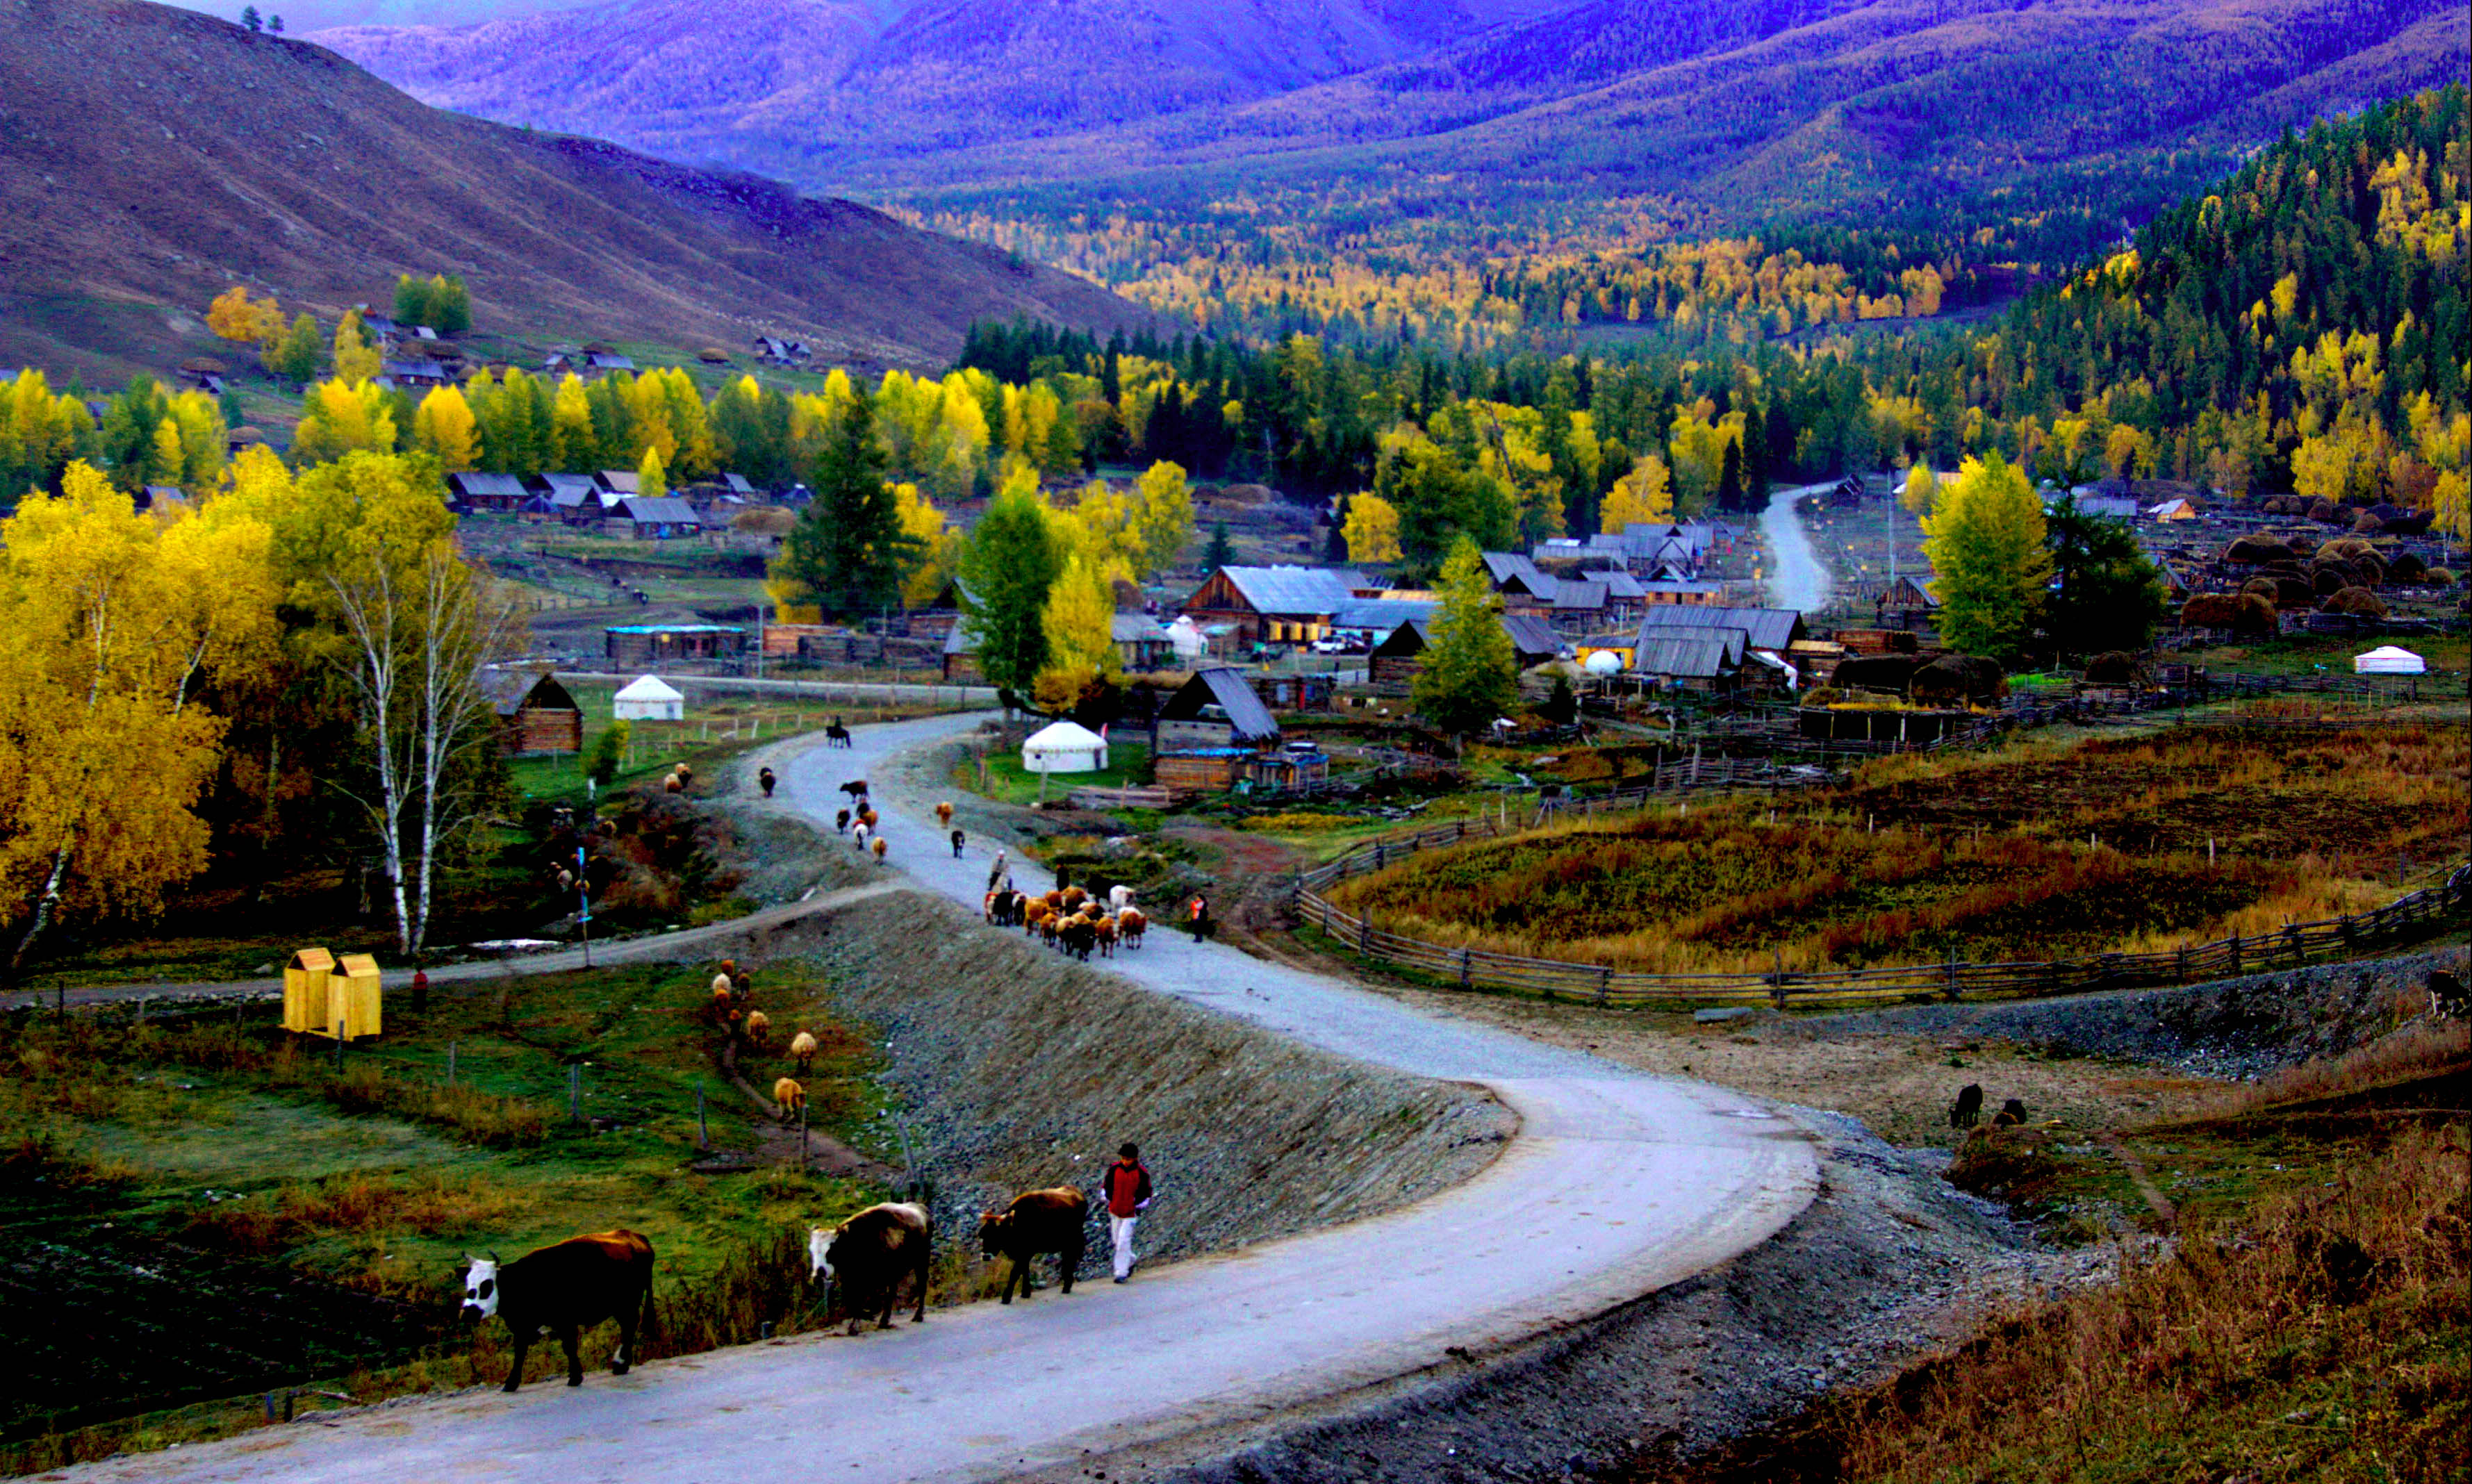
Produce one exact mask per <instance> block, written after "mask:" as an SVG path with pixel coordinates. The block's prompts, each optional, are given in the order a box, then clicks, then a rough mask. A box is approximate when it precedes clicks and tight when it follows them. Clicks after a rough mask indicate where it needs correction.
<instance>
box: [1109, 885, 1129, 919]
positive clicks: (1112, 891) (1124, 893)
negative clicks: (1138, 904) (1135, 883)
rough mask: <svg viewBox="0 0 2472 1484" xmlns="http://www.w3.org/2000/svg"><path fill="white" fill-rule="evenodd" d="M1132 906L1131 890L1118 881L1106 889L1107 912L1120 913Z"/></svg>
mask: <svg viewBox="0 0 2472 1484" xmlns="http://www.w3.org/2000/svg"><path fill="white" fill-rule="evenodd" d="M1132 904H1133V889H1132V888H1131V887H1129V886H1127V885H1126V884H1125V883H1124V882H1122V881H1119V882H1117V883H1116V884H1115V885H1113V886H1111V887H1109V888H1107V910H1108V911H1109V912H1122V911H1124V910H1125V909H1126V908H1127V907H1129V906H1131V905H1132Z"/></svg>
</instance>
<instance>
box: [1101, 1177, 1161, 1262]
mask: <svg viewBox="0 0 2472 1484" xmlns="http://www.w3.org/2000/svg"><path fill="white" fill-rule="evenodd" d="M1099 1185H1100V1190H1101V1193H1102V1194H1104V1195H1105V1196H1106V1198H1107V1238H1108V1240H1109V1241H1111V1242H1113V1243H1114V1244H1115V1248H1116V1281H1118V1282H1120V1283H1121V1282H1123V1281H1125V1280H1126V1279H1128V1278H1130V1277H1131V1276H1132V1273H1133V1223H1134V1222H1136V1221H1139V1220H1140V1219H1141V1215H1142V1212H1144V1211H1146V1210H1148V1209H1151V1172H1150V1171H1149V1170H1147V1169H1145V1168H1143V1167H1142V1152H1141V1150H1140V1149H1138V1148H1136V1147H1134V1146H1133V1145H1131V1144H1129V1143H1128V1144H1121V1145H1118V1146H1117V1149H1116V1162H1115V1163H1113V1164H1110V1165H1108V1166H1107V1173H1106V1174H1105V1175H1104V1176H1102V1177H1100V1181H1099Z"/></svg>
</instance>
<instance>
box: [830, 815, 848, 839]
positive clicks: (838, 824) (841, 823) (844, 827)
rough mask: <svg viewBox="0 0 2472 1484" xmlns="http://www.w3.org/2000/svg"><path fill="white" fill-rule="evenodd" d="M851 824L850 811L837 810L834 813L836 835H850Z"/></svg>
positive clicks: (834, 831)
mask: <svg viewBox="0 0 2472 1484" xmlns="http://www.w3.org/2000/svg"><path fill="white" fill-rule="evenodd" d="M849 822H850V812H849V810H847V809H835V810H834V811H833V833H834V834H837V835H845V834H848V833H849Z"/></svg>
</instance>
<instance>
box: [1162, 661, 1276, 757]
mask: <svg viewBox="0 0 2472 1484" xmlns="http://www.w3.org/2000/svg"><path fill="white" fill-rule="evenodd" d="M1151 731H1152V751H1153V753H1154V754H1169V753H1179V752H1190V751H1194V750H1196V749H1209V748H1230V747H1232V748H1242V749H1245V750H1246V751H1248V752H1249V751H1253V750H1257V749H1261V748H1270V747H1276V746H1277V745H1278V743H1279V723H1278V719H1277V718H1275V717H1273V716H1272V714H1271V708H1270V707H1268V706H1264V705H1263V704H1262V698H1261V697H1260V696H1257V695H1255V694H1254V693H1253V687H1252V686H1251V685H1249V684H1248V683H1247V682H1246V679H1245V676H1244V674H1243V673H1242V672H1240V671H1238V670H1236V669H1234V668H1232V667H1230V666H1228V665H1206V666H1204V667H1202V668H1201V669H1200V670H1197V671H1195V672H1194V675H1193V679H1191V680H1189V681H1187V682H1184V683H1183V684H1182V685H1179V686H1177V690H1176V693H1175V694H1174V695H1172V696H1170V697H1168V698H1167V700H1166V701H1164V702H1162V703H1161V704H1160V706H1159V708H1158V715H1157V716H1156V717H1155V718H1154V719H1153V721H1152V723H1151Z"/></svg>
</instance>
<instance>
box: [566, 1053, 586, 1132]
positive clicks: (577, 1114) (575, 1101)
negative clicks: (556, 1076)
mask: <svg viewBox="0 0 2472 1484" xmlns="http://www.w3.org/2000/svg"><path fill="white" fill-rule="evenodd" d="M566 1118H567V1121H568V1122H569V1123H582V1121H583V1068H582V1067H581V1066H570V1067H568V1068H567V1069H566Z"/></svg>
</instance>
